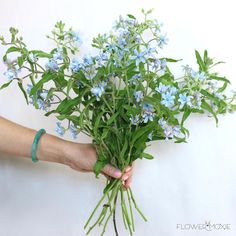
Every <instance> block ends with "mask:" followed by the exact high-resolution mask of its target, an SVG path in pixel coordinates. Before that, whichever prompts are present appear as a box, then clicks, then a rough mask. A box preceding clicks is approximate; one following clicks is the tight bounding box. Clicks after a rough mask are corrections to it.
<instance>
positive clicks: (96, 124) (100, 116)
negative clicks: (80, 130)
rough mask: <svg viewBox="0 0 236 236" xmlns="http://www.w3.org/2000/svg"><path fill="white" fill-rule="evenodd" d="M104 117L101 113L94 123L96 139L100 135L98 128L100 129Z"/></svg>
mask: <svg viewBox="0 0 236 236" xmlns="http://www.w3.org/2000/svg"><path fill="white" fill-rule="evenodd" d="M102 116H103V112H101V113H99V115H98V116H97V118H96V121H95V123H94V127H93V131H94V136H95V137H97V135H98V127H99V124H100V122H101V121H102Z"/></svg>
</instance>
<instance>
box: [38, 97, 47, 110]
mask: <svg viewBox="0 0 236 236" xmlns="http://www.w3.org/2000/svg"><path fill="white" fill-rule="evenodd" d="M37 104H38V107H39V109H40V110H44V111H46V110H47V107H48V106H47V104H46V103H45V101H44V100H42V99H41V98H38V99H37Z"/></svg>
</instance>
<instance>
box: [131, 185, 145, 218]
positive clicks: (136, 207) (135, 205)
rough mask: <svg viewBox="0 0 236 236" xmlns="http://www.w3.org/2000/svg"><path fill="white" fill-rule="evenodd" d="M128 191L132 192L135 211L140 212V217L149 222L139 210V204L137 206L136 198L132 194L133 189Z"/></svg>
mask: <svg viewBox="0 0 236 236" xmlns="http://www.w3.org/2000/svg"><path fill="white" fill-rule="evenodd" d="M128 191H129V192H130V196H131V199H132V201H133V203H134V207H135V209H136V210H137V211H138V213H139V214H140V216H141V217H142V218H143V219H144V221H147V218H146V217H145V216H144V214H143V213H142V212H141V210H140V209H139V208H138V206H137V204H136V201H135V199H134V196H133V193H132V190H131V188H129V189H128Z"/></svg>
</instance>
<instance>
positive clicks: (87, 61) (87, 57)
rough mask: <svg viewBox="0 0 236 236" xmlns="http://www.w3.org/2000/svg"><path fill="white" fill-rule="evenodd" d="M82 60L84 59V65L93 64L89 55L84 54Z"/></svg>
mask: <svg viewBox="0 0 236 236" xmlns="http://www.w3.org/2000/svg"><path fill="white" fill-rule="evenodd" d="M83 61H84V66H91V65H93V58H92V57H91V56H88V55H87V56H85V57H84V58H83Z"/></svg>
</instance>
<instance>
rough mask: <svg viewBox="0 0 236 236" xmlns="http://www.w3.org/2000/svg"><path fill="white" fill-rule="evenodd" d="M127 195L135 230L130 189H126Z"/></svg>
mask: <svg viewBox="0 0 236 236" xmlns="http://www.w3.org/2000/svg"><path fill="white" fill-rule="evenodd" d="M126 193H127V196H128V200H129V210H130V215H131V223H132V228H133V232H134V216H133V210H132V204H131V197H130V194H129V191H128V190H127V191H126Z"/></svg>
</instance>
